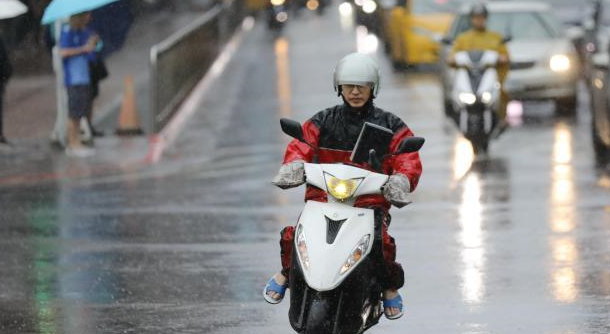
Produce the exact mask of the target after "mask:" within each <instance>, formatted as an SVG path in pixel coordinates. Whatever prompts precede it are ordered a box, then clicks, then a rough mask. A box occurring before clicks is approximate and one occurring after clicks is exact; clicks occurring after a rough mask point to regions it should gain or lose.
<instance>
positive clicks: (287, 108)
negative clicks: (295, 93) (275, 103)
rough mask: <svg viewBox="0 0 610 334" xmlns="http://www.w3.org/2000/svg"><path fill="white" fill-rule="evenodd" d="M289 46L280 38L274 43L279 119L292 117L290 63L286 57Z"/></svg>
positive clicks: (286, 41)
mask: <svg viewBox="0 0 610 334" xmlns="http://www.w3.org/2000/svg"><path fill="white" fill-rule="evenodd" d="M289 51H290V45H289V43H288V40H286V39H285V38H283V37H281V38H278V39H277V40H276V41H275V66H276V70H277V96H278V100H279V103H280V115H281V117H290V116H291V115H292V105H291V103H292V90H291V84H290V62H289V60H288V55H289Z"/></svg>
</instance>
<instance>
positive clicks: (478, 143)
mask: <svg viewBox="0 0 610 334" xmlns="http://www.w3.org/2000/svg"><path fill="white" fill-rule="evenodd" d="M469 139H470V144H471V145H472V151H473V153H474V155H475V156H477V155H479V154H486V153H487V151H488V149H489V140H488V139H487V138H485V137H475V138H469Z"/></svg>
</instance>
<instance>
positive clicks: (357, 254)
mask: <svg viewBox="0 0 610 334" xmlns="http://www.w3.org/2000/svg"><path fill="white" fill-rule="evenodd" d="M370 240H371V235H370V234H367V235H365V236H364V237H362V239H360V241H358V244H357V245H356V247H354V250H352V252H351V254H350V255H349V257H348V258H347V260H346V261H345V264H344V265H343V267H341V270H340V271H339V273H340V274H341V275H343V274H345V273H346V272H347V271H348V270H350V268H352V267H353V266H355V265H356V263H358V261H360V259H362V256H364V253H365V252H366V250H367V249H368V248H369V242H370Z"/></svg>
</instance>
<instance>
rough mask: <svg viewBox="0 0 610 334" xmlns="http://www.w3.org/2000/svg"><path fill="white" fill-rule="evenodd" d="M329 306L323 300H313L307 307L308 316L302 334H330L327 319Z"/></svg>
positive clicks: (328, 320)
mask: <svg viewBox="0 0 610 334" xmlns="http://www.w3.org/2000/svg"><path fill="white" fill-rule="evenodd" d="M329 313H330V304H329V302H328V300H326V299H324V298H315V299H314V300H313V301H312V302H311V305H310V307H309V316H308V317H307V324H306V325H305V331H304V332H303V334H324V333H332V330H333V328H331V326H332V325H331V322H330V319H329V316H328V315H329Z"/></svg>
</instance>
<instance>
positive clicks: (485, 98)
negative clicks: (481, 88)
mask: <svg viewBox="0 0 610 334" xmlns="http://www.w3.org/2000/svg"><path fill="white" fill-rule="evenodd" d="M492 98H493V95H492V94H491V92H483V94H481V101H483V103H485V104H489V103H490V102H491V99H492Z"/></svg>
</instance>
